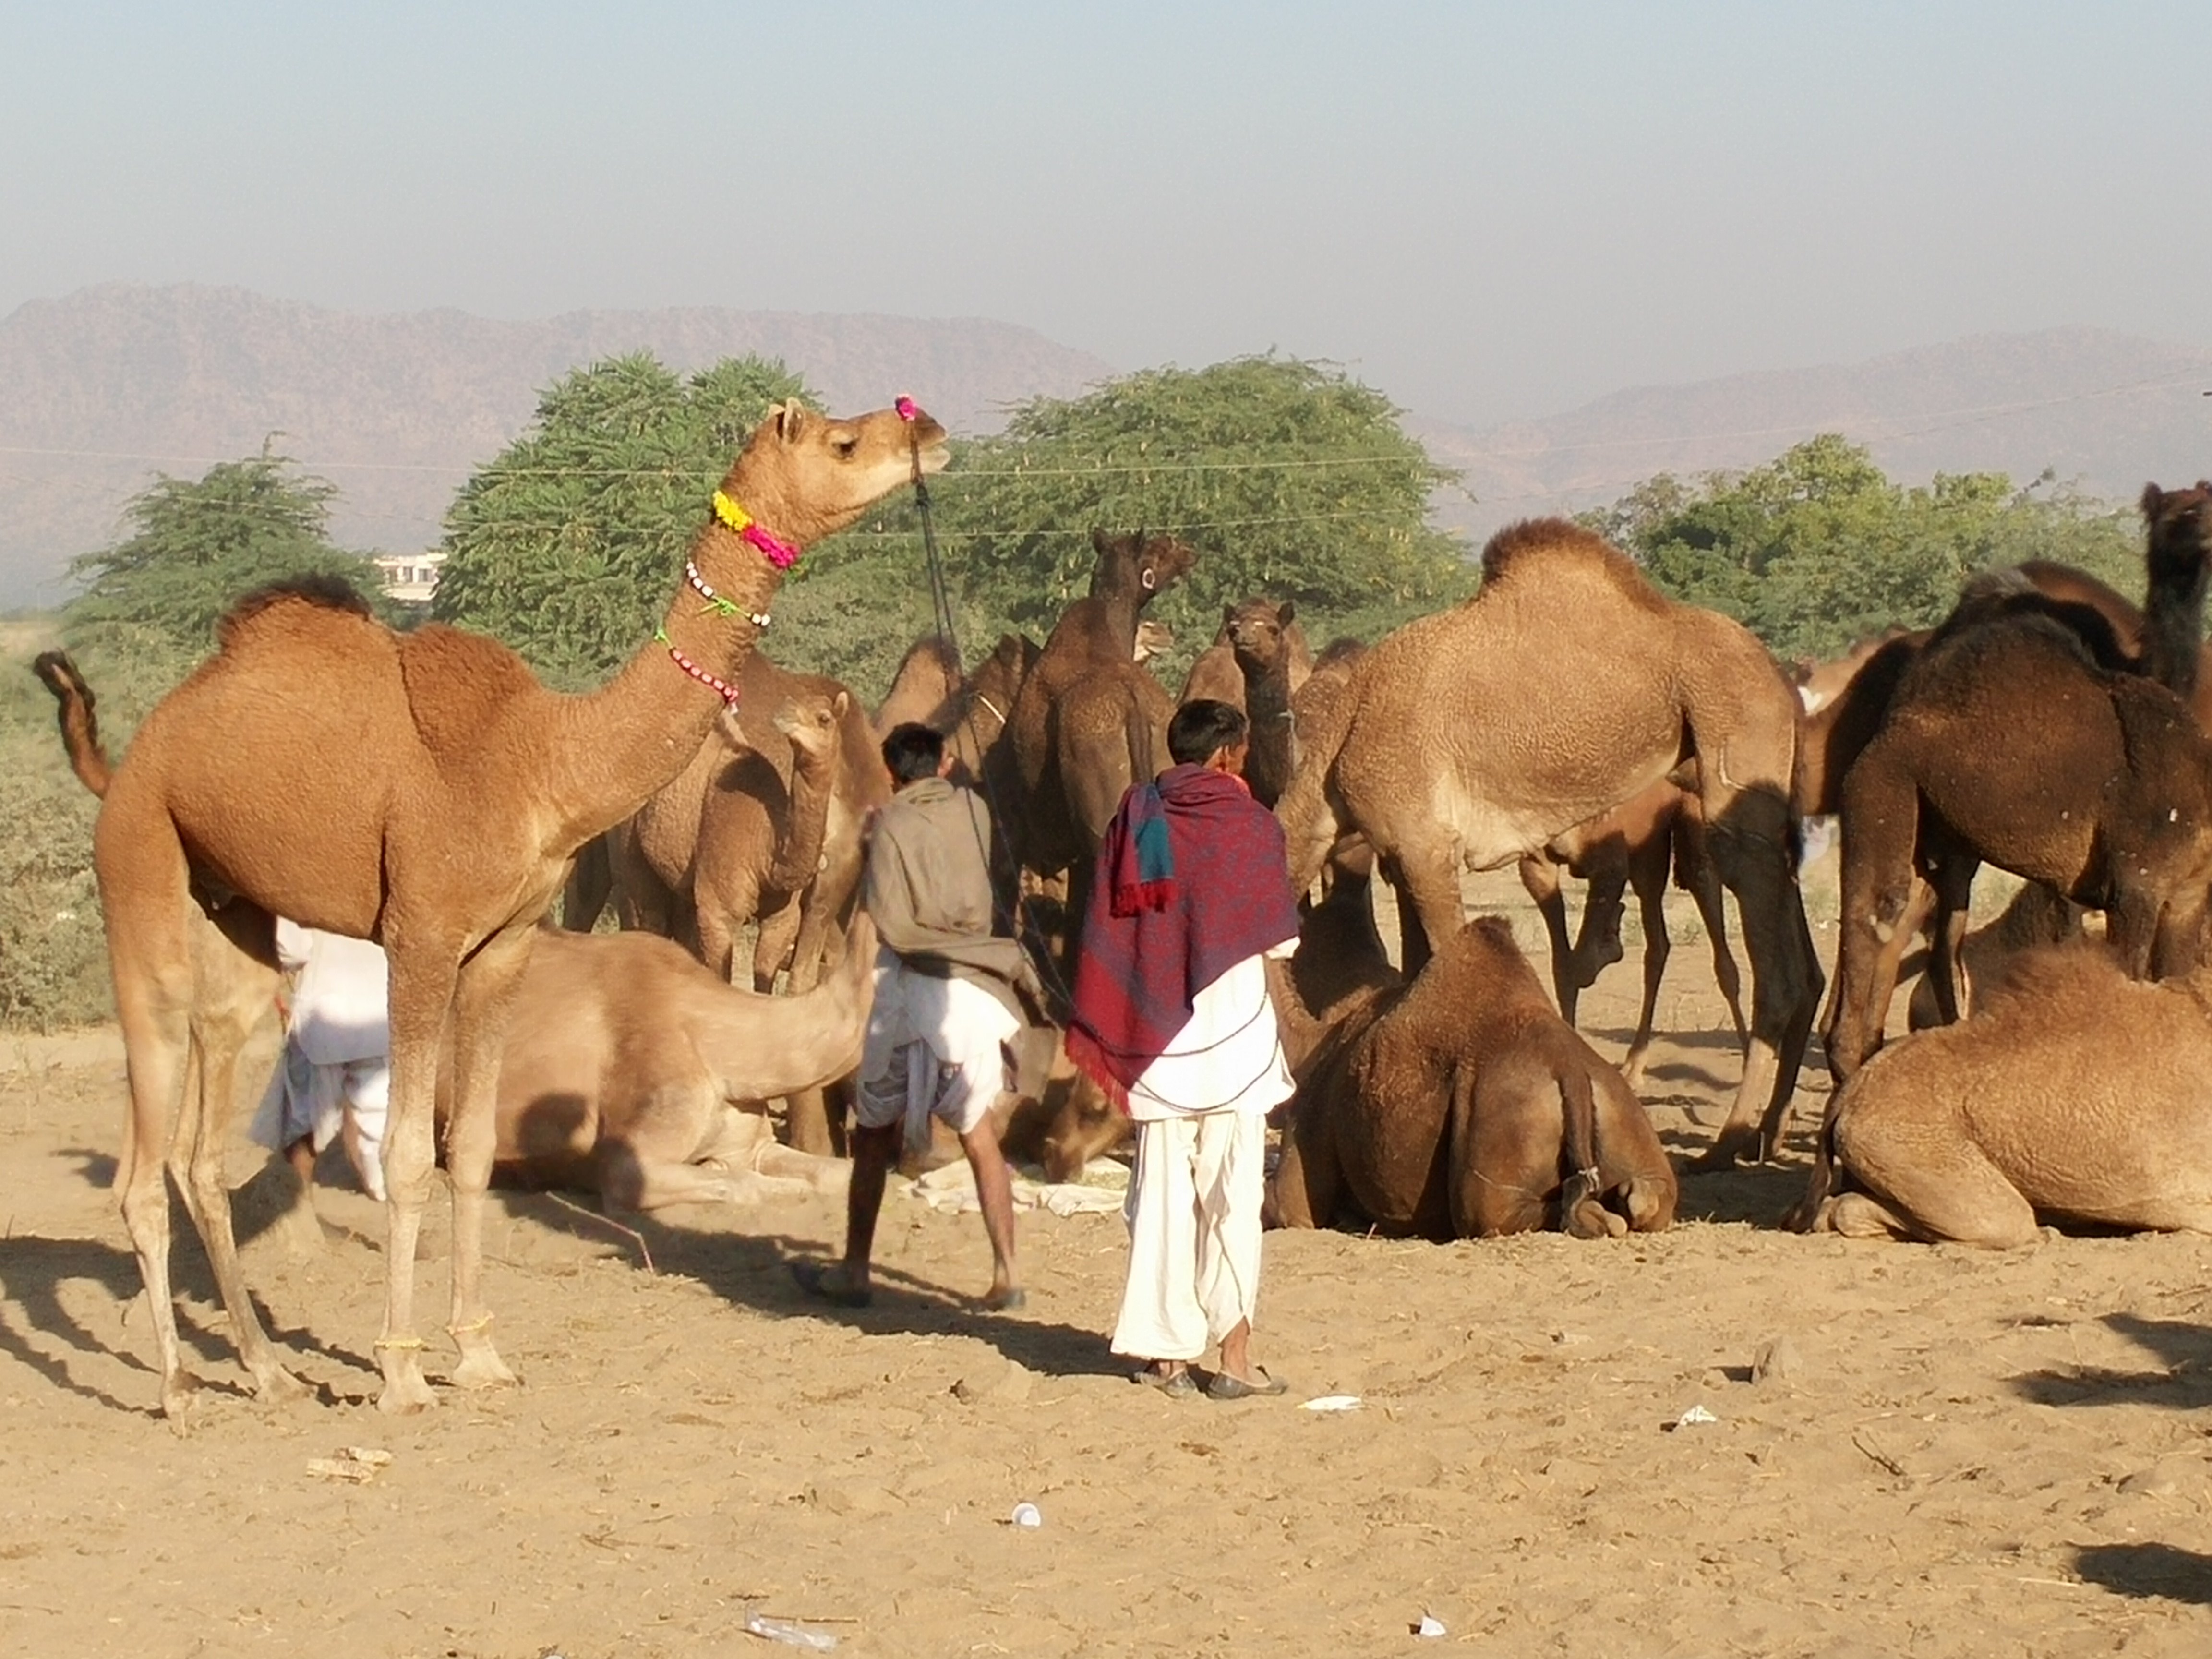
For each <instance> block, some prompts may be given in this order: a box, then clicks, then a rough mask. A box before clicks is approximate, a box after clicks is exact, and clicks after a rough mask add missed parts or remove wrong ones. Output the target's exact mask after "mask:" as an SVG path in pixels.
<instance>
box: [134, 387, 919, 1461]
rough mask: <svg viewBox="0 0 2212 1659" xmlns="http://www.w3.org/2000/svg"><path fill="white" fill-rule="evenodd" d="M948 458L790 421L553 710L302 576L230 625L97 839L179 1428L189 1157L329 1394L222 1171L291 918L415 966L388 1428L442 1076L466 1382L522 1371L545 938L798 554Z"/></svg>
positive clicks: (395, 1142)
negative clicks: (536, 982)
mask: <svg viewBox="0 0 2212 1659" xmlns="http://www.w3.org/2000/svg"><path fill="white" fill-rule="evenodd" d="M945 459H946V450H945V430H944V428H942V427H940V426H939V424H938V423H937V422H935V421H933V420H931V419H930V418H928V417H927V416H924V415H922V414H921V412H920V411H919V410H915V409H914V408H913V406H912V405H911V404H902V409H901V410H879V411H877V412H876V413H873V414H871V415H866V416H860V417H859V418H857V419H852V420H836V419H831V418H829V417H826V416H822V415H819V414H817V413H816V412H814V411H813V410H808V409H805V408H804V407H802V406H800V405H799V404H780V405H777V406H776V407H775V409H774V410H771V412H770V413H769V416H768V417H767V418H766V419H765V420H764V421H763V422H761V424H760V425H759V426H758V427H757V428H756V429H755V430H754V432H753V433H752V435H750V438H749V439H748V440H747V441H746V443H745V445H744V449H743V450H742V451H741V452H740V453H739V454H738V457H737V459H736V460H735V461H734V462H733V463H732V465H731V468H730V470H729V472H728V473H727V475H726V477H724V479H723V481H722V484H721V488H720V489H719V490H718V491H716V492H715V495H714V502H713V504H712V508H711V510H708V508H707V507H706V506H705V504H702V513H703V514H704V516H705V519H706V522H705V524H704V526H703V527H702V529H701V530H700V532H698V535H697V536H696V538H695V539H694V541H693V542H692V544H691V547H690V553H689V556H688V557H687V560H686V562H685V567H684V584H683V585H682V586H680V587H679V589H678V597H677V598H676V599H675V600H674V601H673V602H672V603H671V605H670V607H669V609H668V611H667V614H666V617H665V621H664V623H663V624H662V627H661V630H660V632H659V635H657V636H656V637H655V639H654V640H653V641H650V642H648V643H647V644H646V645H644V646H643V647H641V648H640V650H639V651H638V653H637V654H636V655H635V656H634V657H633V658H632V659H630V660H629V663H628V664H626V665H624V666H623V668H622V669H621V670H620V671H617V673H616V675H615V676H614V678H612V679H611V680H610V681H609V682H608V683H607V684H605V686H603V687H602V688H600V689H599V690H598V691H595V692H592V693H590V694H587V695H585V696H559V695H557V694H556V693H554V692H551V691H549V690H546V689H545V688H544V686H542V685H541V684H538V681H537V679H536V678H534V677H533V676H532V674H531V672H530V671H529V669H528V668H527V667H526V665H524V663H523V661H522V659H520V657H518V656H516V655H515V654H514V653H513V652H511V651H509V650H507V648H506V647H503V646H501V645H500V644H499V643H497V642H496V641H493V640H490V639H487V638H484V637H483V636H482V635H474V634H469V633H465V632H463V631H461V630H459V629H452V628H447V627H443V626H441V625H437V624H429V625H426V626H424V627H422V628H420V629H416V631H415V632H413V633H410V634H406V635H398V634H394V633H393V632H392V630H391V629H388V628H386V627H385V626H384V625H383V624H382V623H379V622H377V621H376V620H375V619H374V617H372V616H370V615H369V613H368V607H367V605H365V604H363V603H362V601H361V600H360V599H359V598H358V597H357V596H356V595H354V594H353V593H352V592H351V590H350V589H349V588H346V587H344V586H343V584H337V583H332V582H330V581H328V580H301V581H296V582H291V583H283V584H278V585H276V586H273V587H270V588H266V589H263V590H261V591H259V592H256V593H254V594H252V595H249V596H247V598H246V599H243V600H241V601H240V603H239V604H238V605H235V606H234V608H233V609H232V611H231V612H230V614H229V615H228V617H226V618H225V619H224V620H223V622H222V624H221V625H220V627H219V629H218V630H217V648H216V654H215V655H214V656H213V657H211V658H210V659H209V660H208V661H207V662H205V663H204V664H203V665H201V666H200V667H199V668H198V669H197V671H194V672H193V674H192V675H191V677H190V678H187V679H186V680H185V682H184V684H181V685H180V686H179V687H178V688H177V689H176V690H174V691H173V692H171V693H170V694H169V696H167V697H166V698H164V699H163V700H162V701H161V703H160V704H159V705H158V706H156V707H155V709H154V710H153V712H152V713H151V714H149V715H148V716H147V717H146V720H145V721H144V723H143V725H141V726H140V727H139V728H138V732H137V737H136V738H135V740H134V741H133V742H132V744H131V750H130V752H129V754H128V755H126V756H125V758H124V760H123V762H122V763H121V764H120V765H119V766H118V767H116V768H115V769H114V771H113V774H112V777H110V778H108V779H107V780H106V786H107V787H106V799H104V801H103V802H102V804H101V807H100V817H99V820H98V823H97V824H96V826H95V829H94V840H93V861H94V871H95V873H96V875H97V877H98V880H99V884H100V900H101V905H102V908H103V909H104V911H105V913H106V927H107V940H108V956H109V962H110V965H111V968H112V973H113V977H114V982H115V1000H116V1010H117V1013H118V1018H119V1019H120V1022H121V1024H122V1027H123V1037H124V1043H125V1050H126V1053H127V1055H128V1060H129V1071H130V1092H131V1110H130V1114H129V1115H128V1117H127V1118H126V1119H125V1133H124V1140H123V1150H122V1155H121V1157H120V1158H119V1160H118V1164H117V1171H116V1185H117V1188H118V1192H119V1193H120V1194H121V1200H122V1210H123V1218H124V1223H125V1227H126V1228H127V1229H128V1230H129V1231H130V1234H131V1244H132V1247H133V1249H135V1251H136V1252H137V1257H138V1264H139V1270H140V1273H141V1274H142V1276H143V1279H144V1282H145V1285H146V1292H147V1300H148V1303H149V1308H150V1310H151V1312H152V1315H153V1325H154V1336H155V1346H156V1348H157V1350H158V1352H159V1363H160V1370H161V1406H162V1409H163V1410H164V1412H165V1413H168V1414H169V1415H170V1416H171V1417H173V1418H179V1417H181V1416H182V1415H183V1414H184V1413H185V1411H186V1410H187V1409H188V1407H189V1405H190V1403H191V1396H192V1392H193V1390H194V1388H195V1386H196V1385H195V1383H194V1380H193V1379H192V1378H191V1376H190V1375H189V1374H188V1373H187V1372H186V1371H185V1368H184V1365H183V1363H182V1360H181V1358H180V1357H179V1351H178V1343H177V1328H176V1315H175V1309H174V1306H173V1303H172V1300H171V1297H170V1286H169V1270H168V1247H169V1210H168V1198H167V1193H166V1192H165V1190H164V1188H163V1182H162V1166H161V1159H162V1158H163V1155H164V1152H166V1154H167V1163H168V1166H169V1168H170V1170H172V1171H173V1173H174V1174H175V1176H177V1178H178V1184H179V1187H180V1188H182V1189H183V1193H184V1196H185V1205H186V1207H187V1209H188V1210H189V1211H190V1212H191V1217H192V1220H193V1223H194V1225H195V1226H196V1228H197V1231H198V1232H199V1235H200V1237H201V1239H202V1241H203V1243H204V1244H205V1246H206V1249H207V1251H208V1255H209V1258H210V1261H211V1263H212V1265H213V1267H214V1269H215V1275H216V1284H217V1285H218V1286H219V1288H220V1289H221V1291H222V1301H223V1305H224V1307H225V1310H227V1312H228V1316H229V1320H230V1326H231V1331H232V1334H233V1339H234V1341H235V1343H236V1344H237V1347H238V1352H239V1356H240V1360H241V1362H242V1363H243V1364H245V1366H246V1370H248V1371H249V1372H250V1373H251V1374H252V1377H253V1380H254V1384H255V1388H256V1389H257V1392H258V1394H259V1395H260V1396H261V1397H263V1398H264V1399H284V1398H291V1397H296V1396H298V1395H301V1393H302V1392H303V1389H302V1387H301V1383H299V1381H298V1380H297V1379H296V1378H295V1377H294V1376H292V1375H291V1373H290V1372H289V1371H288V1370H286V1369H285V1367H284V1366H283V1364H282V1363H281V1362H280V1361H279V1359H278V1358H277V1356H276V1350H275V1348H274V1347H273V1346H272V1345H271V1344H270V1340H269V1338H268V1335H267V1333H266V1332H265V1331H264V1329H263V1328H262V1325H261V1321H260V1317H259V1316H258V1313H257V1312H256V1311H255V1309H254V1306H253V1304H252V1300H251V1298H250V1297H248V1295H247V1293H246V1284H245V1280H244V1279H243V1277H242V1276H241V1274H240V1268H239V1263H238V1255H237V1248H236V1244H235V1242H234V1238H233V1237H232V1233H231V1226H230V1211H229V1203H228V1192H227V1189H226V1187H225V1184H224V1182H223V1172H222V1147H223V1133H224V1127H225V1124H224V1119H225V1118H226V1116H227V1115H228V1112H229V1111H230V1109H231V1103H232V1102H233V1101H234V1098H235V1097H236V1093H237V1090H236V1083H237V1079H236V1070H237V1063H238V1057H239V1053H240V1048H242V1047H243V1045H244V1043H245V1042H246V1036H247V1034H248V1032H249V1031H250V1030H251V1029H252V1025H253V1024H254V1023H256V1022H257V1021H258V1020H259V1019H260V1018H262V1017H263V1016H264V1013H265V1012H266V1010H267V1008H268V1006H269V1003H270V999H271V997H272V996H273V994H274V992H275V988H276V957H275V941H274V937H273V933H274V923H273V921H272V920H271V918H272V917H273V916H274V915H285V916H289V917H291V918H293V919H294V920H295V921H299V922H301V923H302V924H304V925H306V926H307V927H319V928H322V929H324V930H325V931H327V932H331V933H343V934H346V935H349V936H350V937H353V938H356V939H374V940H376V941H377V942H379V943H380V944H381V945H383V946H384V948H385V951H386V954H387V956H388V957H389V958H390V962H391V974H392V998H391V1027H392V1110H391V1127H390V1132H389V1135H388V1138H387V1139H386V1146H385V1153H384V1174H385V1180H386V1186H387V1188H388V1189H389V1192H390V1198H389V1200H388V1203H387V1208H386V1214H387V1216H388V1233H387V1237H386V1246H385V1260H386V1297H385V1311H384V1320H383V1329H382V1331H381V1333H380V1335H379V1337H378V1338H377V1340H376V1344H375V1352H376V1355H377V1359H378V1363H379V1366H380V1370H381V1371H382V1375H383V1388H382V1390H381V1392H380V1395H379V1397H378V1401H377V1403H378V1405H379V1407H380V1408H381V1409H383V1410H385V1411H386V1412H409V1411H416V1410H419V1409H422V1407H428V1406H430V1405H432V1404H434V1403H435V1399H436V1396H435V1395H433V1394H432V1392H431V1390H430V1388H429V1385H428V1383H427V1382H425V1380H424V1378H423V1375H422V1340H421V1339H420V1338H419V1337H417V1336H416V1334H415V1305H414V1294H415V1252H416V1237H417V1236H418V1234H419V1233H420V1231H421V1227H422V1208H423V1205H424V1204H425V1202H426V1201H427V1200H428V1195H429V1189H430V1184H431V1181H432V1164H433V1159H432V1139H433V1133H432V1121H433V1116H434V1112H435V1096H436V1091H437V1082H438V1075H439V1071H440V1066H441V1063H442V1062H450V1065H451V1067H452V1072H453V1123H452V1130H451V1133H450V1136H449V1139H448V1143H447V1152H448V1168H449V1170H450V1171H451V1176H452V1186H453V1304H452V1307H453V1312H452V1320H451V1324H450V1325H449V1327H448V1330H449V1332H450V1334H452V1336H453V1339H454V1341H455V1343H456V1345H457V1346H458V1347H459V1351H460V1358H459V1364H458V1365H457V1366H456V1367H455V1369H454V1371H453V1381H454V1383H457V1384H459V1386H462V1387H465V1388H483V1387H490V1386H495V1385H499V1384H503V1383H512V1382H513V1373H512V1372H510V1371H509V1370H507V1365H506V1364H505V1363H504V1362H503V1361H501V1358H500V1357H499V1353H498V1351H497V1348H496V1347H495V1345H494V1343H493V1340H492V1337H491V1330H490V1328H491V1318H492V1316H491V1313H490V1310H489V1307H488V1305H487V1304H486V1302H485V1300H484V1295H483V1273H482V1267H483V1213H484V1190H485V1187H486V1183H487V1182H488V1181H489V1176H490V1173H491V1163H492V1155H493V1152H494V1150H495V1144H496V1135H497V1117H496V1113H495V1092H496V1087H497V1068H498V1060H499V1055H500V1052H501V1042H502V1037H503V1034H504V1031H505V1028H506V1024H507V1012H508V1010H509V1008H510V1007H511V1006H512V1004H513V998H514V993H515V987H516V985H517V983H518V982H519V981H520V977H521V975H522V973H523V970H524V969H525V968H526V965H527V963H528V960H529V956H530V947H531V945H532V940H533V939H534V937H535V934H536V929H537V923H538V919H539V917H540V916H542V915H544V913H545V911H546V909H547V908H548V907H549V905H550V902H551V900H552V898H553V896H554V894H555V892H556V890H558V888H559V886H560V885H561V883H562V879H563V878H564V877H565V876H566V875H567V873H568V866H569V863H570V860H572V859H573V857H574V854H575V853H576V851H577V849H578V848H580V847H582V846H583V845H584V844H585V843H586V842H588V841H590V840H591V839H592V837H593V836H597V835H599V833H601V832H602V831H603V830H605V829H609V828H611V826H613V825H614V824H616V823H619V822H620V821H621V820H622V819H623V818H624V817H628V816H629V814H630V813H632V812H634V811H636V810H637V808H638V806H639V805H641V804H642V803H643V802H644V801H645V799H647V797H648V796H650V795H651V794H652V793H653V792H654V791H655V790H656V789H658V788H659V787H662V786H663V785H664V784H665V783H666V782H667V781H669V780H670V779H671V777H673V776H674V775H676V774H677V773H678V771H680V770H681V769H683V768H684V765H685V763H687V762H688V761H689V760H690V759H691V758H692V757H693V756H695V755H696V753H697V751H698V749H699V746H700V744H701V741H702V738H704V737H705V736H706V734H707V731H708V727H709V726H711V725H712V724H713V722H714V718H715V716H716V714H718V713H720V711H721V710H722V709H723V708H725V707H726V703H727V700H728V699H729V697H730V696H732V693H733V691H734V687H733V685H732V682H733V681H734V680H736V679H737V678H738V677H739V675H740V672H741V666H742V665H743V663H744V660H745V659H746V658H747V656H748V655H750V652H751V650H752V645H753V640H754V636H755V635H756V634H757V631H758V628H759V623H758V622H757V620H756V618H757V617H759V616H761V615H764V614H765V612H766V610H767V606H768V605H769V600H770V599H771V598H772V596H773V595H774V593H775V589H776V587H777V586H778V585H779V584H780V582H781V577H782V571H783V569H784V568H785V567H787V565H788V564H789V563H790V562H792V561H793V559H794V558H795V557H796V556H797V554H798V550H799V548H800V547H802V546H804V545H805V544H809V543H811V542H814V541H817V540H819V539H820V538H822V537H823V536H826V535H829V534H830V533H832V532H835V531H837V530H839V529H842V528H843V527H844V526H847V525H849V524H851V523H852V522H853V521H854V520H856V519H857V518H859V517H860V514H861V513H863V512H865V511H866V509H867V508H868V507H870V506H871V505H872V503H874V502H875V501H878V500H880V499H881V498H882V497H883V496H884V495H887V494H889V493H890V492H891V491H892V490H894V489H898V488H900V487H901V486H902V485H904V484H906V483H909V482H910V481H911V480H912V479H913V478H914V477H915V476H916V475H917V474H918V473H922V472H930V471H937V470H939V469H940V468H941V467H942V466H943V465H944V464H945Z"/></svg>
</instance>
